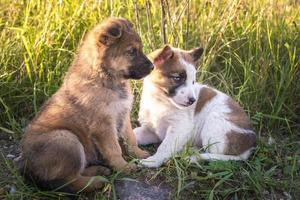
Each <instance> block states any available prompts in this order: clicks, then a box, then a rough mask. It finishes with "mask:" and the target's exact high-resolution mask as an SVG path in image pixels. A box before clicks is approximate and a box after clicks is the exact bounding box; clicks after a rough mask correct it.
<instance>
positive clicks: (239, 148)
mask: <svg viewBox="0 0 300 200" xmlns="http://www.w3.org/2000/svg"><path fill="white" fill-rule="evenodd" d="M226 136H227V144H226V149H225V151H224V154H227V155H240V154H242V153H244V152H245V151H247V150H249V149H251V148H252V147H255V145H256V135H255V134H254V133H238V132H234V131H231V132H229V133H227V134H226Z"/></svg>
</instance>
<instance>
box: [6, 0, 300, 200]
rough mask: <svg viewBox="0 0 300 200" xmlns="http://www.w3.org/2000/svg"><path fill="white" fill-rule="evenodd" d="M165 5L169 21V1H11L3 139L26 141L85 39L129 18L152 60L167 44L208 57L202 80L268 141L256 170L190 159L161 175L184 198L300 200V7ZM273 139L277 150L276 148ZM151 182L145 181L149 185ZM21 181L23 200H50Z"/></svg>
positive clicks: (286, 2) (237, 2)
mask: <svg viewBox="0 0 300 200" xmlns="http://www.w3.org/2000/svg"><path fill="white" fill-rule="evenodd" d="M163 2H164V3H163V8H164V17H163V18H164V20H162V7H161V1H159V0H136V1H135V0H133V1H130V0H125V1H121V0H115V1H92V0H85V1H84V0H80V1H79V0H76V1H54V0H53V1H42V0H28V1H18V0H13V1H9V0H1V2H0V131H1V132H5V133H6V134H9V135H12V136H13V137H14V138H16V139H17V140H18V139H19V138H20V137H21V135H22V132H23V129H24V127H25V126H26V124H27V123H28V121H29V120H30V119H31V118H32V117H33V116H34V115H35V114H36V112H38V110H39V107H40V106H41V105H42V103H43V102H44V101H45V100H46V99H48V98H49V97H50V96H51V94H53V93H54V92H55V91H56V90H57V89H58V88H59V86H60V84H61V82H62V78H63V76H64V73H65V72H66V70H67V68H68V66H69V65H70V64H71V62H72V59H73V57H74V54H75V53H76V48H77V46H78V44H79V43H80V41H81V39H82V37H83V35H84V33H85V32H86V31H88V30H89V29H90V28H91V27H92V26H93V25H95V24H96V23H98V22H100V21H101V20H102V19H104V18H106V17H109V16H122V17H125V18H127V19H129V20H130V21H132V22H133V23H134V24H135V27H136V30H137V31H138V33H139V34H140V35H141V38H142V41H143V43H144V51H145V52H146V53H149V52H151V51H152V50H154V49H156V48H159V47H161V46H162V45H163V43H164V42H163V40H164V39H163V38H165V40H166V42H167V43H170V44H172V45H173V46H176V47H180V48H186V49H189V48H193V47H196V46H202V47H204V48H205V53H204V57H203V59H202V60H201V62H200V63H199V67H198V80H199V81H200V82H204V83H207V84H210V85H212V86H214V87H216V88H218V89H220V90H222V91H224V92H227V93H228V94H230V95H231V96H233V97H234V98H235V99H237V100H238V101H239V103H240V104H241V105H243V107H244V108H245V109H246V111H247V112H248V113H249V115H250V116H251V120H252V123H253V125H254V128H255V130H256V132H257V135H258V136H259V137H258V140H259V141H258V148H257V150H256V152H255V153H254V156H253V158H252V159H250V160H249V162H247V163H240V162H238V163H231V162H229V163H224V162H211V163H205V162H204V163H200V164H199V165H197V166H194V165H193V166H190V165H189V164H188V163H186V162H185V161H184V159H181V157H179V158H176V159H173V160H172V161H170V162H168V163H167V165H165V166H164V167H163V168H161V169H159V170H158V171H157V174H156V175H157V176H158V177H163V179H164V180H166V182H168V183H170V184H171V185H172V186H174V187H175V188H176V194H174V195H175V196H176V197H177V198H182V197H183V196H185V195H188V196H191V197H193V198H194V199H199V198H200V197H201V198H203V199H218V198H219V199H224V198H229V197H231V198H236V199H238V198H241V199H251V198H253V199H257V198H258V197H259V198H267V197H269V198H271V199H278V198H280V197H282V198H286V196H284V195H285V194H290V195H292V196H296V194H298V195H299V193H300V191H299V187H300V186H299V159H300V158H299V154H300V152H299V151H300V149H299V143H298V141H299V129H300V125H299V124H300V78H299V77H300V70H299V66H300V14H299V10H300V4H299V3H298V1H293V0H278V1H268V0H262V1H260V0H253V1H250V0H243V1H242V0H232V1H225V0H221V1H217V0H215V1H214V0H213V1H208V0H204V1H200V0H193V1H192V0H184V1H171V0H168V1H166V0H164V1H163ZM163 33H165V34H163ZM132 86H133V89H134V92H135V95H136V96H137V100H136V102H135V104H134V107H133V111H132V118H133V120H135V119H136V118H137V113H138V103H139V94H140V86H141V81H132ZM153 106H155V105H153ZM297 134H298V135H297ZM270 136H271V137H273V138H275V141H276V143H275V144H273V145H271V146H269V145H268V144H267V138H268V137H270ZM183 154H184V153H183ZM8 164H9V163H8ZM7 168H8V167H7ZM13 170H14V169H13V168H11V170H9V171H10V172H11V173H13ZM0 173H1V170H0ZM148 173H150V172H149V171H147V170H144V171H142V172H141V173H139V174H137V175H136V176H145V177H146V179H147V180H148V178H147V174H148ZM154 179H155V178H154ZM21 180H22V179H20V178H18V180H17V183H15V184H17V186H18V187H17V188H18V191H19V193H18V194H17V195H19V196H20V197H27V198H33V197H34V195H36V198H46V196H47V195H50V193H49V194H48V193H44V192H40V191H39V190H37V189H36V188H32V187H29V186H25V185H24V184H21V182H22V181H21ZM111 180H114V178H113V179H111ZM150 182H151V181H150ZM2 183H3V184H5V183H4V182H1V183H0V184H2ZM191 188H192V189H191ZM297 188H298V189H297ZM104 191H113V184H112V183H110V184H108V186H107V187H106V188H105V189H103V191H101V192H100V193H98V194H96V196H97V198H99V199H101V198H102V197H103V192H104ZM284 192H286V193H284ZM29 194H30V195H31V196H26V195H29ZM112 194H113V193H112ZM32 195H33V196H32ZM43 195H44V196H43ZM51 195H57V194H56V193H51ZM47 197H48V196H47ZM256 197H257V198H256ZM0 198H1V197H0ZM49 198H50V197H49ZM7 199H11V197H9V196H7Z"/></svg>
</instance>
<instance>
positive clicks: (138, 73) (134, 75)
mask: <svg viewBox="0 0 300 200" xmlns="http://www.w3.org/2000/svg"><path fill="white" fill-rule="evenodd" d="M141 61H142V62H138V63H137V64H136V65H134V66H131V67H129V69H128V74H127V76H126V78H131V79H141V78H144V77H145V76H147V75H148V74H150V72H151V71H152V70H153V64H152V63H151V61H150V60H149V59H148V58H147V57H146V56H145V57H144V58H143V59H141Z"/></svg>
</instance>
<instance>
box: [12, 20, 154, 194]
mask: <svg viewBox="0 0 300 200" xmlns="http://www.w3.org/2000/svg"><path fill="white" fill-rule="evenodd" d="M131 26H132V25H131V23H130V22H128V21H127V20H125V19H122V18H110V19H108V20H106V21H104V22H103V23H101V24H100V25H97V26H96V27H95V28H94V29H92V30H91V31H90V32H89V33H88V34H87V36H86V37H85V38H84V40H83V42H82V44H81V46H80V48H79V51H78V53H77V55H76V57H75V59H74V62H73V64H72V66H71V67H70V68H69V70H68V73H67V75H66V76H65V79H64V83H63V85H62V86H61V88H60V89H59V90H58V91H57V92H56V93H55V94H54V95H53V96H52V97H51V98H50V99H49V100H48V101H47V102H46V103H45V104H44V105H43V107H42V108H41V110H40V112H39V114H38V115H37V116H36V117H35V118H34V119H33V120H32V122H31V123H30V124H29V126H28V127H27V128H26V132H25V135H24V137H23V139H22V141H21V150H22V155H21V158H20V160H19V162H18V165H19V167H20V169H21V170H22V173H24V175H25V176H26V177H28V178H30V179H32V180H34V181H36V182H37V183H40V185H45V186H49V185H51V183H55V185H56V186H57V187H58V186H59V185H57V183H61V184H60V185H62V184H66V183H67V182H70V181H71V183H70V184H69V188H70V190H68V191H72V192H77V191H79V190H81V189H83V188H84V187H85V186H87V184H88V182H89V181H90V180H91V178H92V176H96V175H107V173H108V172H109V170H108V169H106V168H103V167H101V166H99V165H108V166H110V167H112V168H113V169H116V170H121V169H125V170H127V171H130V170H132V169H135V168H136V166H135V165H134V164H128V163H127V162H126V161H125V160H124V159H123V157H122V151H121V148H120V145H119V143H118V136H119V135H120V136H122V137H124V138H125V140H126V141H127V142H128V145H129V148H130V149H131V150H132V151H133V152H134V153H135V154H136V155H137V157H139V158H144V157H147V156H148V155H149V154H148V153H147V152H145V151H142V150H141V149H139V148H138V147H137V142H136V140H135V136H134V134H133V133H132V128H131V124H130V117H129V116H130V110H131V103H132V94H131V89H130V86H129V82H128V80H127V79H128V78H141V77H143V76H145V75H147V74H148V73H149V72H150V71H151V68H152V64H151V62H150V61H149V60H148V59H147V58H146V56H145V55H144V54H143V52H142V43H141V40H140V37H139V36H138V34H137V33H136V32H135V31H134V30H133V29H131ZM132 49H134V53H135V54H134V55H133V54H131V53H130V52H131V50H132ZM128 52H129V53H128ZM90 166H94V168H93V169H91V168H90ZM86 167H87V168H86ZM96 169H97V170H96ZM72 181H73V182H72ZM100 186H102V182H101V181H99V180H96V179H95V180H94V181H93V182H92V183H91V184H90V185H89V186H87V187H86V189H85V190H84V191H86V192H88V191H92V190H95V189H97V188H98V187H100ZM50 188H51V187H50Z"/></svg>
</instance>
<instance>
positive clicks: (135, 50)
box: [127, 48, 137, 56]
mask: <svg viewBox="0 0 300 200" xmlns="http://www.w3.org/2000/svg"><path fill="white" fill-rule="evenodd" d="M136 53H137V49H136V48H131V49H129V50H128V51H127V54H128V55H130V56H135V55H136Z"/></svg>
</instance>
